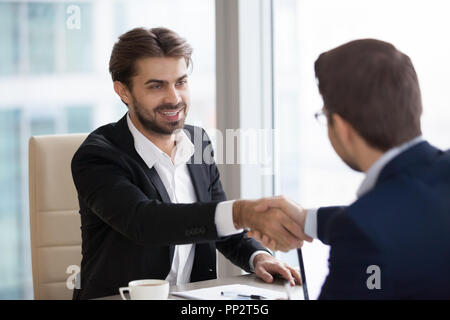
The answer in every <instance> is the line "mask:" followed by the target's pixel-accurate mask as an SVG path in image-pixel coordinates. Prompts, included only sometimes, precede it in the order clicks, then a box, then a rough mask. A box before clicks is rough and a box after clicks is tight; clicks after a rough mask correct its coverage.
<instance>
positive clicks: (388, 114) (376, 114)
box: [315, 39, 422, 151]
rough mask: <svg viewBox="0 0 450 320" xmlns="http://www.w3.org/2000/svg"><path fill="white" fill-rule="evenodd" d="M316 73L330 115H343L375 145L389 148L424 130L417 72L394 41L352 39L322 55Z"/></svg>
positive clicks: (384, 149) (385, 148) (378, 147)
mask: <svg viewBox="0 0 450 320" xmlns="http://www.w3.org/2000/svg"><path fill="white" fill-rule="evenodd" d="M315 73H316V77H317V80H318V84H319V91H320V93H321V95H322V98H323V101H324V108H325V110H326V111H327V112H328V114H329V118H331V114H332V113H337V114H339V115H340V116H341V117H342V118H343V119H345V120H346V121H348V122H349V123H350V124H351V125H352V126H353V127H354V128H355V130H356V131H357V132H358V133H359V134H360V135H361V136H362V137H363V138H364V139H365V140H366V142H367V143H368V144H370V145H371V146H372V147H374V148H377V149H379V150H382V151H386V150H388V149H390V148H392V147H394V146H397V145H400V144H402V143H404V142H406V141H408V140H411V139H413V138H414V137H416V136H418V135H420V134H421V129H420V116H421V114H422V99H421V94H420V88H419V83H418V80H417V74H416V72H415V70H414V67H413V65H412V62H411V60H410V58H409V57H408V56H407V55H405V54H403V53H402V52H400V51H398V50H397V49H396V48H395V47H394V46H393V45H392V44H390V43H387V42H384V41H380V40H374V39H362V40H355V41H351V42H348V43H346V44H344V45H341V46H339V47H337V48H335V49H333V50H330V51H327V52H324V53H322V54H321V55H320V56H319V58H318V59H317V60H316V62H315ZM329 120H330V119H329ZM330 125H332V123H330Z"/></svg>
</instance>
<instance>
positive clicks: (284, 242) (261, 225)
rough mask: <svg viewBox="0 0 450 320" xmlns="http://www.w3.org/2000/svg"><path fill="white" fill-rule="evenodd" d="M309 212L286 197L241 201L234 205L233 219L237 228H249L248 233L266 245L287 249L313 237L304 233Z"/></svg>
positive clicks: (272, 248)
mask: <svg viewBox="0 0 450 320" xmlns="http://www.w3.org/2000/svg"><path fill="white" fill-rule="evenodd" d="M306 212H307V211H306V210H305V209H303V208H302V207H301V206H299V205H297V204H295V203H294V202H292V201H290V200H288V199H286V198H285V197H283V196H278V197H271V198H263V199H260V200H256V201H248V200H238V201H236V202H235V203H234V204H233V221H234V222H235V226H236V227H237V228H243V227H248V228H250V232H249V233H248V234H247V235H248V236H249V237H253V238H255V239H256V240H258V241H260V242H261V243H262V244H264V246H266V247H267V248H269V249H271V250H281V251H285V252H286V251H289V250H291V249H294V248H300V247H301V246H302V245H303V241H304V240H306V241H308V242H311V241H312V240H313V239H312V238H311V237H309V236H307V235H306V234H305V233H304V226H305V218H306Z"/></svg>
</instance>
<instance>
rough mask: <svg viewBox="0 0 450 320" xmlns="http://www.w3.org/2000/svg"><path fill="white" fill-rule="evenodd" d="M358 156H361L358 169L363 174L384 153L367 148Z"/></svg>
mask: <svg viewBox="0 0 450 320" xmlns="http://www.w3.org/2000/svg"><path fill="white" fill-rule="evenodd" d="M360 154H361V155H362V157H361V159H360V168H361V170H362V171H363V172H365V173H367V170H369V169H370V167H372V165H373V164H374V163H375V162H376V161H377V160H378V159H379V158H380V157H381V156H382V155H383V154H384V152H383V151H380V150H378V149H374V148H371V147H367V148H365V150H364V151H363V152H361V153H360Z"/></svg>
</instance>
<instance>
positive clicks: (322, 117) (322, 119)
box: [314, 109, 328, 126]
mask: <svg viewBox="0 0 450 320" xmlns="http://www.w3.org/2000/svg"><path fill="white" fill-rule="evenodd" d="M327 115H328V112H327V111H326V110H325V109H322V110H320V111H318V112H316V113H314V118H316V120H317V122H319V123H320V125H322V126H326V125H327V124H328V117H327Z"/></svg>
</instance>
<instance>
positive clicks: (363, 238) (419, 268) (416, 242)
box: [317, 141, 450, 299]
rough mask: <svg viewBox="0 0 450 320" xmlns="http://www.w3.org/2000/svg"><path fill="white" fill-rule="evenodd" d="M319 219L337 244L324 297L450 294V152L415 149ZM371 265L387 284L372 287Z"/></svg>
mask: <svg viewBox="0 0 450 320" xmlns="http://www.w3.org/2000/svg"><path fill="white" fill-rule="evenodd" d="M317 223H318V236H319V239H320V240H322V241H323V242H324V243H326V244H329V245H330V246H331V249H330V258H329V270H330V272H329V275H328V277H327V279H326V281H325V283H324V285H323V287H322V291H321V294H320V297H319V298H320V299H433V298H436V299H449V298H450V152H449V151H447V152H443V151H441V150H438V149H436V148H434V147H433V146H431V145H430V144H428V142H425V141H424V142H421V143H419V144H417V145H415V146H413V147H411V148H410V149H408V150H406V151H404V152H403V153H401V154H400V155H398V156H397V157H395V158H394V159H393V160H391V161H390V162H389V163H388V164H386V166H385V167H384V168H383V170H382V171H381V172H380V175H379V177H378V179H377V182H376V184H375V187H374V188H373V189H372V190H371V191H369V192H368V193H366V194H365V195H363V196H362V197H361V198H359V199H358V200H357V201H356V202H354V203H353V204H351V205H350V206H348V207H328V208H321V209H319V211H318V216H317ZM371 265H375V266H378V267H379V271H380V273H379V275H380V282H379V284H380V289H377V288H373V289H369V288H372V285H373V284H376V279H375V278H374V277H372V278H370V277H371V276H375V274H376V271H374V269H369V270H368V267H369V266H371ZM369 278H370V279H369ZM367 282H369V286H368V285H367Z"/></svg>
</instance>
